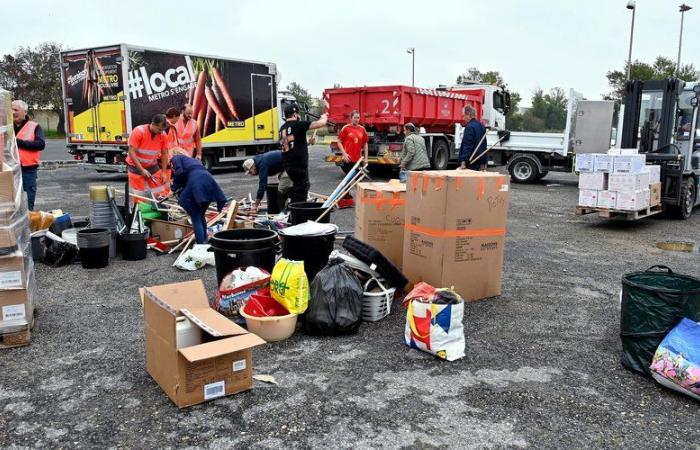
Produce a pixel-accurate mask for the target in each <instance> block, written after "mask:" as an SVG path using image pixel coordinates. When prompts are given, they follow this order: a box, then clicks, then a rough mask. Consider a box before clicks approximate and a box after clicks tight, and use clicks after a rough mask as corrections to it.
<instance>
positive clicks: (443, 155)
mask: <svg viewBox="0 0 700 450" xmlns="http://www.w3.org/2000/svg"><path fill="white" fill-rule="evenodd" d="M449 162H450V147H449V146H448V145H447V142H445V141H443V140H442V139H437V140H435V142H433V157H432V158H430V166H431V167H432V168H433V170H445V169H447V165H448V164H449Z"/></svg>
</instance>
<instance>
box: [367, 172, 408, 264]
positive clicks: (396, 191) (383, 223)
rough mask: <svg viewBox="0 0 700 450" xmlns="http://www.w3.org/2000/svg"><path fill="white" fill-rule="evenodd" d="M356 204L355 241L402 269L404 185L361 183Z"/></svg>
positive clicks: (394, 183)
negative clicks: (377, 251) (373, 249)
mask: <svg viewBox="0 0 700 450" xmlns="http://www.w3.org/2000/svg"><path fill="white" fill-rule="evenodd" d="M357 200H358V201H357V202H356V204H355V237H356V238H357V239H359V240H361V241H362V242H365V243H367V244H369V245H371V246H372V247H374V248H376V249H377V250H379V251H380V252H382V254H383V255H384V256H386V257H387V258H388V259H389V261H391V262H392V263H394V264H395V265H396V266H398V267H399V268H401V267H402V266H403V234H404V219H405V213H406V208H405V204H406V185H405V184H403V183H400V182H399V181H398V180H393V181H390V182H388V183H360V184H358V186H357Z"/></svg>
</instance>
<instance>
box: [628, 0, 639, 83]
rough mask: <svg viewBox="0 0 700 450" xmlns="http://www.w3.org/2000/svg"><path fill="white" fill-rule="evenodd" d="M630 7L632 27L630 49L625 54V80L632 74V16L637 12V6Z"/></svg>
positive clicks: (632, 29) (632, 30)
mask: <svg viewBox="0 0 700 450" xmlns="http://www.w3.org/2000/svg"><path fill="white" fill-rule="evenodd" d="M630 9H632V28H631V30H630V50H629V54H628V56H627V81H629V80H630V76H631V75H632V41H633V40H634V16H635V14H636V13H637V6H636V5H633V6H632V8H630Z"/></svg>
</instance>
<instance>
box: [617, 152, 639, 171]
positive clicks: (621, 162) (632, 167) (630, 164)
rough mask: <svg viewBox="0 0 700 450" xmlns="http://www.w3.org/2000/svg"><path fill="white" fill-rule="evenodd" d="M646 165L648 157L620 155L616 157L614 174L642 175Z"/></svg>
mask: <svg viewBox="0 0 700 450" xmlns="http://www.w3.org/2000/svg"><path fill="white" fill-rule="evenodd" d="M646 164H647V157H646V155H620V156H616V157H615V162H614V164H613V172H615V173H641V172H642V170H643V169H644V166H645V165H646Z"/></svg>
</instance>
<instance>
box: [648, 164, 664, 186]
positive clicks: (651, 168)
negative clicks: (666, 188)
mask: <svg viewBox="0 0 700 450" xmlns="http://www.w3.org/2000/svg"><path fill="white" fill-rule="evenodd" d="M644 172H648V173H649V184H654V183H660V182H661V166H657V165H653V164H650V165H647V166H644Z"/></svg>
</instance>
